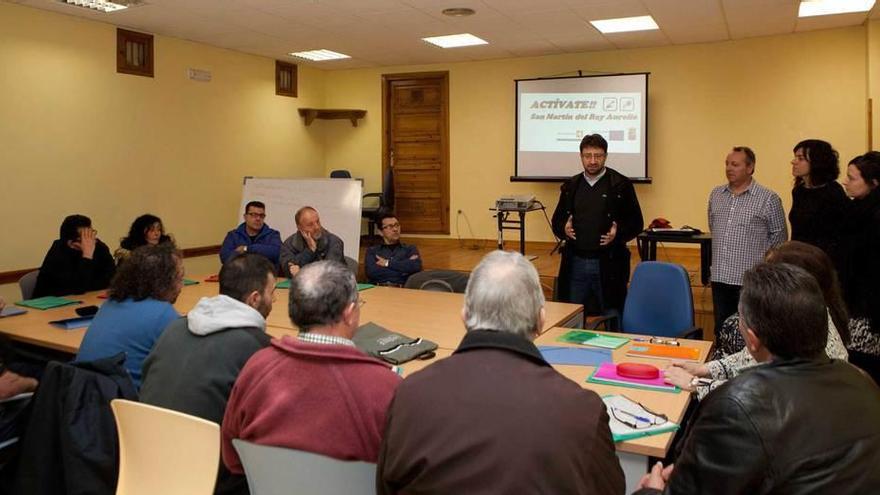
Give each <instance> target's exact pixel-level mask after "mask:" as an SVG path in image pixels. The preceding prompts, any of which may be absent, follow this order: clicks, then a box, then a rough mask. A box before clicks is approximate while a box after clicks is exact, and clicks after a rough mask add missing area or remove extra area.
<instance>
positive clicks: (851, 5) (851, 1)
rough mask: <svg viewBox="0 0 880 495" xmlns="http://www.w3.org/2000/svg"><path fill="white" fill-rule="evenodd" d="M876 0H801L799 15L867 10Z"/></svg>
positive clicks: (809, 15) (810, 15) (808, 15)
mask: <svg viewBox="0 0 880 495" xmlns="http://www.w3.org/2000/svg"><path fill="white" fill-rule="evenodd" d="M874 1H875V0H801V6H800V8H799V9H798V17H813V16H817V15H834V14H849V13H852V12H867V11H869V10H871V8H873V7H874Z"/></svg>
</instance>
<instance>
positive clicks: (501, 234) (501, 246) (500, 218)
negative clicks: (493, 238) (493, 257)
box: [495, 211, 504, 250]
mask: <svg viewBox="0 0 880 495" xmlns="http://www.w3.org/2000/svg"><path fill="white" fill-rule="evenodd" d="M503 215H504V212H501V211H499V212H497V214H496V215H495V217H496V218H497V219H498V249H500V250H503V249H504V216H503Z"/></svg>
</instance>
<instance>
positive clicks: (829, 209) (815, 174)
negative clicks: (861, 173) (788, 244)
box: [788, 139, 849, 269]
mask: <svg viewBox="0 0 880 495" xmlns="http://www.w3.org/2000/svg"><path fill="white" fill-rule="evenodd" d="M792 152H794V158H793V159H792V161H791V174H792V175H793V176H794V188H793V189H792V191H791V210H790V211H789V213H788V220H789V222H791V240H793V241H801V242H806V243H807V244H812V245H814V246H816V247H818V248H820V249H821V250H823V251H825V253H827V254H828V256H830V257H831V260H832V261H833V262H834V264H835V266H836V267H838V269H839V266H840V253H839V242H840V237H841V233H842V225H843V219H844V217H845V216H846V209H847V206H848V205H849V200H848V199H847V197H846V193H845V192H844V191H843V187H842V186H841V185H840V184H839V183H838V182H837V177H838V176H839V175H840V167H839V165H838V163H839V160H838V155H837V151H836V150H835V149H834V148H833V147H831V144H829V143H828V142H826V141H822V140H820V139H807V140H804V141H801V142H799V143H798V144H796V145H795V146H794V148H793V149H792Z"/></svg>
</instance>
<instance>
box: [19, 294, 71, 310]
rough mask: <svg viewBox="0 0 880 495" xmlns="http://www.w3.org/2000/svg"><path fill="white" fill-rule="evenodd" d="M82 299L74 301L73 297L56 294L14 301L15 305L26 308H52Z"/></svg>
mask: <svg viewBox="0 0 880 495" xmlns="http://www.w3.org/2000/svg"><path fill="white" fill-rule="evenodd" d="M81 302H82V301H75V300H73V299H68V298H66V297H56V296H45V297H38V298H36V299H28V300H26V301H18V302H17V303H15V304H16V305H17V306H25V307H27V308H34V309H41V310H45V309H52V308H60V307H61V306H68V305H70V304H79V303H81Z"/></svg>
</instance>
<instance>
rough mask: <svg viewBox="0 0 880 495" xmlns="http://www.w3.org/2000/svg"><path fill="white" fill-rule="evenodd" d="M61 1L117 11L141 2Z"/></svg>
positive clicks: (106, 10) (100, 10)
mask: <svg viewBox="0 0 880 495" xmlns="http://www.w3.org/2000/svg"><path fill="white" fill-rule="evenodd" d="M59 1H60V2H61V3H66V4H68V5H75V6H77V7H83V8H86V9H92V10H97V11H99V12H116V11H117V10H125V9H127V8H128V7H130V6H133V5H136V4H137V3H139V2H131V1H125V0H117V1H115V2H110V1H109V0H59Z"/></svg>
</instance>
